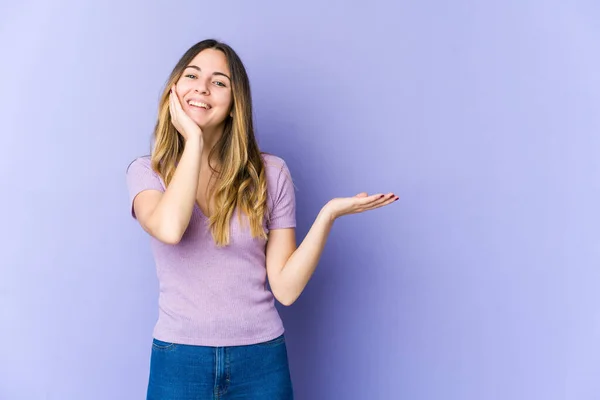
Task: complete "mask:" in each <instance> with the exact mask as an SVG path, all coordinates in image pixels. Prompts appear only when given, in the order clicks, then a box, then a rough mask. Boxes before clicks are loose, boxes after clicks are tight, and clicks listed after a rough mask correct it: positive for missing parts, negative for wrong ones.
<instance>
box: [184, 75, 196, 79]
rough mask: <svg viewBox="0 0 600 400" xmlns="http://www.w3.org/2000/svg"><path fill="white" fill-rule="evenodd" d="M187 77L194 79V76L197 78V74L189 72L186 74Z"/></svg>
mask: <svg viewBox="0 0 600 400" xmlns="http://www.w3.org/2000/svg"><path fill="white" fill-rule="evenodd" d="M185 77H186V78H192V79H194V78H196V75H194V74H187V75H185Z"/></svg>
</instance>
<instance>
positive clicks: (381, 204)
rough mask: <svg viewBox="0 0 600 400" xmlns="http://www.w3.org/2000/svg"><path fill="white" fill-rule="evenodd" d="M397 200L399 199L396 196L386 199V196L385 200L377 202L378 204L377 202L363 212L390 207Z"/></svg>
mask: <svg viewBox="0 0 600 400" xmlns="http://www.w3.org/2000/svg"><path fill="white" fill-rule="evenodd" d="M398 199H399V197H398V196H396V195H392V196H391V197H387V196H386V198H385V199H384V200H383V201H379V202H377V203H373V204H370V205H369V206H368V207H367V208H366V209H365V211H368V210H374V209H376V208H380V207H384V206H387V205H390V204H392V203H394V202H396V200H398Z"/></svg>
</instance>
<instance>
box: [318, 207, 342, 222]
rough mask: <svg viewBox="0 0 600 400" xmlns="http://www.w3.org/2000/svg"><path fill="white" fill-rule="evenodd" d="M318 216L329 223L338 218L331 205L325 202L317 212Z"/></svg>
mask: <svg viewBox="0 0 600 400" xmlns="http://www.w3.org/2000/svg"><path fill="white" fill-rule="evenodd" d="M319 217H321V218H323V219H325V220H327V221H328V222H331V223H333V222H335V220H336V219H337V218H338V216H337V215H336V214H335V212H333V210H332V209H331V206H330V205H329V203H327V204H325V206H323V208H322V209H321V211H320V212H319Z"/></svg>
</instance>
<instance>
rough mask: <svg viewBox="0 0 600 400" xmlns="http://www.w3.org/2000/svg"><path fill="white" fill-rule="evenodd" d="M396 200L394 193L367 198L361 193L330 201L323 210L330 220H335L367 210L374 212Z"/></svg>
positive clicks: (365, 194)
mask: <svg viewBox="0 0 600 400" xmlns="http://www.w3.org/2000/svg"><path fill="white" fill-rule="evenodd" d="M396 200H398V196H396V195H395V194H394V193H388V194H381V193H377V194H373V195H371V196H368V195H367V193H365V192H362V193H359V194H357V195H356V196H354V197H340V198H335V199H332V200H330V201H329V202H328V203H327V204H326V205H325V209H326V211H327V213H328V214H329V215H330V216H331V218H332V219H337V218H339V217H341V216H343V215H349V214H358V213H362V212H365V211H369V210H374V209H376V208H380V207H383V206H387V205H388V204H392V203H393V202H394V201H396Z"/></svg>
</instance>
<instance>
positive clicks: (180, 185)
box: [133, 139, 202, 244]
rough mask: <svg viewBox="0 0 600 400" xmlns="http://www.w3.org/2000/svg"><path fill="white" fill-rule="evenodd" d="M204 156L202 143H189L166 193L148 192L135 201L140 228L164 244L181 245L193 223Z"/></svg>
mask: <svg viewBox="0 0 600 400" xmlns="http://www.w3.org/2000/svg"><path fill="white" fill-rule="evenodd" d="M201 154H202V140H201V139H192V140H187V141H186V143H185V148H184V150H183V154H182V156H181V159H180V160H179V164H178V165H177V169H176V170H175V173H174V174H173V179H172V180H171V182H170V183H169V186H168V188H167V189H166V191H165V192H164V193H162V192H160V191H158V190H145V191H143V192H141V193H140V194H138V195H137V196H136V198H135V200H134V203H133V206H134V209H135V214H136V216H137V219H138V221H139V223H140V225H141V226H142V227H143V228H144V230H145V231H146V232H148V233H149V234H150V235H152V236H154V237H155V238H156V239H158V240H160V241H161V242H164V243H168V244H176V243H179V241H180V240H181V237H182V236H183V233H184V232H185V230H186V229H187V227H188V225H189V223H190V218H191V216H192V211H193V210H194V205H195V203H196V193H197V190H198V180H199V175H200V156H201Z"/></svg>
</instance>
